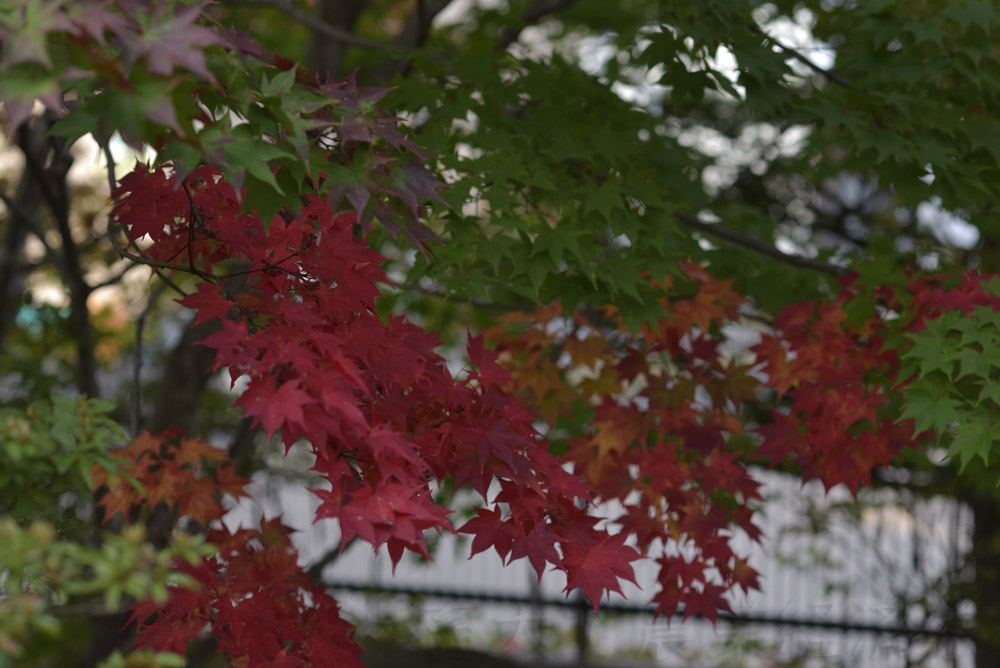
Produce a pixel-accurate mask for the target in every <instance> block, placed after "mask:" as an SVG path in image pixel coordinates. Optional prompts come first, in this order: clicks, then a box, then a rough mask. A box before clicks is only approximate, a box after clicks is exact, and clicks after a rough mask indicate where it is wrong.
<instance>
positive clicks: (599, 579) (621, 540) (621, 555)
mask: <svg viewBox="0 0 1000 668" xmlns="http://www.w3.org/2000/svg"><path fill="white" fill-rule="evenodd" d="M627 538H628V536H627V535H626V534H624V533H618V534H615V535H614V536H608V537H607V538H605V539H604V540H602V541H601V542H599V543H597V544H596V545H589V546H587V547H586V548H581V547H580V546H578V545H567V544H566V543H563V550H564V552H565V558H564V569H565V570H566V588H565V589H563V591H564V592H567V594H566V595H567V596H569V592H570V591H572V590H574V589H576V588H580V589H581V590H582V591H583V594H584V596H586V597H587V599H588V600H589V601H590V602H591V604H593V606H594V613H595V614H596V613H597V611H598V609H599V607H600V604H601V599H602V598H603V597H604V592H608V593H611V592H615V593H617V594H621V593H622V589H621V584H620V583H619V580H625V581H627V582H631V583H632V584H635V585H638V583H637V582H636V581H635V574H634V573H633V571H632V566H631V563H632V562H633V561H636V560H638V559H641V558H642V556H641V555H640V554H639V553H638V552H636V551H635V549H634V548H632V547H631V546H628V545H625V540H626V539H627Z"/></svg>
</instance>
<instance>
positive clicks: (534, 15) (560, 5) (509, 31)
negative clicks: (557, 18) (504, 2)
mask: <svg viewBox="0 0 1000 668" xmlns="http://www.w3.org/2000/svg"><path fill="white" fill-rule="evenodd" d="M576 3H577V0H534V2H532V3H531V5H530V6H529V7H528V8H527V9H526V10H524V13H523V14H521V25H520V26H519V27H517V28H513V27H508V28H505V29H504V30H503V32H502V33H501V34H500V37H499V39H497V41H496V43H495V44H494V45H493V48H494V50H496V51H503V50H505V49H506V48H507V47H508V46H510V45H511V44H513V43H514V42H516V41H517V39H518V38H519V37H520V36H521V32H522V31H523V30H524V29H525V28H527V27H528V26H530V25H532V24H534V23H537V22H538V21H539V20H540V19H542V18H545V17H546V16H548V15H549V14H554V13H555V12H558V11H562V10H563V9H567V8H568V7H571V6H573V5H575V4H576Z"/></svg>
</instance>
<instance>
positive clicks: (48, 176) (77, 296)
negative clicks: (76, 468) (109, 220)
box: [19, 126, 99, 397]
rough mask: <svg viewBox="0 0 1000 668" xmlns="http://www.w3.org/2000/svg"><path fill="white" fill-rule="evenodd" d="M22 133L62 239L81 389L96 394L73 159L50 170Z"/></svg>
mask: <svg viewBox="0 0 1000 668" xmlns="http://www.w3.org/2000/svg"><path fill="white" fill-rule="evenodd" d="M19 133H20V139H21V141H20V145H21V151H22V153H23V154H24V161H25V165H26V166H27V168H28V172H29V173H30V174H31V176H32V178H33V179H34V180H35V181H36V182H37V183H38V185H39V187H40V189H41V191H42V196H43V197H44V198H45V202H46V204H47V205H48V208H49V210H50V211H51V212H52V216H53V217H54V218H55V219H56V225H57V227H58V229H59V236H60V237H61V238H62V256H63V268H64V276H65V280H66V287H67V288H68V289H69V300H70V321H71V322H72V323H73V327H74V328H75V329H76V337H75V338H76V352H77V364H78V366H79V369H78V373H79V387H80V392H81V393H83V394H85V395H87V396H91V397H96V396H98V389H99V388H98V386H97V360H96V358H95V357H94V333H93V327H92V326H91V323H90V312H89V310H88V308H87V299H88V298H89V297H90V293H91V290H92V288H91V287H90V285H89V284H88V283H87V280H86V279H85V278H84V276H83V266H82V264H81V262H80V255H79V252H78V249H77V247H76V242H75V241H74V240H73V231H72V229H71V228H70V224H69V195H68V193H67V191H66V174H67V173H68V172H69V167H70V165H71V164H72V161H71V160H70V161H63V162H62V163H61V164H60V161H59V160H58V159H56V160H54V161H53V162H54V165H60V167H59V169H58V170H57V169H55V168H54V167H53V168H52V173H50V172H49V170H47V169H46V167H45V165H44V163H43V162H42V161H41V160H39V156H38V155H37V154H36V153H35V145H34V141H33V140H32V136H31V131H29V130H28V129H27V127H26V126H22V127H21V128H20V130H19ZM49 149H51V150H52V151H53V153H54V154H55V156H56V158H59V156H60V153H62V154H63V155H65V148H64V147H61V146H57V145H56V144H54V143H50V144H49V145H48V146H47V147H46V150H45V152H46V154H47V153H48V150H49Z"/></svg>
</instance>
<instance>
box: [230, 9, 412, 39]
mask: <svg viewBox="0 0 1000 668" xmlns="http://www.w3.org/2000/svg"><path fill="white" fill-rule="evenodd" d="M222 4H224V5H243V6H246V7H267V8H270V9H276V10H278V11H279V12H282V13H283V14H285V15H287V16H290V17H291V18H293V19H295V20H296V21H298V22H299V23H301V24H302V25H304V26H305V27H307V28H309V29H310V30H312V31H313V32H315V33H318V34H320V35H323V36H324V37H327V38H329V39H332V40H334V41H336V42H339V43H341V44H344V45H346V46H356V47H358V48H361V49H371V50H375V51H386V50H397V51H401V50H402V51H405V50H413V49H406V48H405V47H400V46H398V45H396V44H391V43H389V42H380V41H378V40H374V39H368V38H367V37H358V36H357V35H355V34H354V33H352V32H351V31H350V30H346V29H344V28H341V27H338V26H335V25H333V24H332V23H328V22H326V21H324V20H323V19H320V18H316V17H315V16H312V15H311V14H309V13H308V12H306V11H304V10H302V9H299V8H298V7H296V6H295V5H293V4H292V3H290V2H287V0H222Z"/></svg>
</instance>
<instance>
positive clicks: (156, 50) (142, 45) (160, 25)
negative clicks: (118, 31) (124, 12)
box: [123, 3, 227, 82]
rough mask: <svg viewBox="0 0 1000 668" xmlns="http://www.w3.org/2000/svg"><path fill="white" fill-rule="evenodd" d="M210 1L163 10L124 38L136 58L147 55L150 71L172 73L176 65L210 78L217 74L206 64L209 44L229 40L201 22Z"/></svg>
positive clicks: (211, 79)
mask: <svg viewBox="0 0 1000 668" xmlns="http://www.w3.org/2000/svg"><path fill="white" fill-rule="evenodd" d="M206 5H207V3H199V4H196V5H193V6H191V7H188V8H186V9H182V10H179V11H174V10H171V9H166V8H164V9H162V10H161V11H159V12H157V13H155V14H153V15H152V16H151V17H149V18H148V20H147V21H146V25H145V26H144V27H145V30H143V31H142V32H141V33H139V34H135V35H128V36H126V37H125V38H124V39H123V42H124V44H125V46H126V47H127V50H126V53H127V54H128V55H129V57H130V58H131V59H133V60H137V59H139V58H146V60H147V62H148V63H149V71H150V72H152V73H154V74H161V75H163V76H170V75H171V74H173V71H174V69H175V68H178V67H180V68H183V69H187V70H189V71H191V72H194V73H195V74H198V75H200V76H201V77H203V78H204V79H206V80H208V81H213V82H214V81H215V77H214V76H212V73H211V72H209V71H208V68H207V67H205V51H204V49H205V47H207V46H216V45H225V44H226V43H227V41H226V40H225V39H224V38H222V37H220V36H219V35H217V34H216V33H215V32H213V31H212V30H209V29H208V28H205V27H203V26H200V25H197V24H196V22H197V21H198V19H199V18H200V17H201V16H202V14H203V12H204V9H205V6H206Z"/></svg>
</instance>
